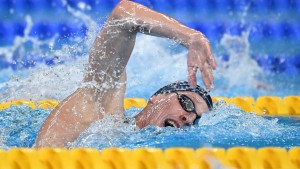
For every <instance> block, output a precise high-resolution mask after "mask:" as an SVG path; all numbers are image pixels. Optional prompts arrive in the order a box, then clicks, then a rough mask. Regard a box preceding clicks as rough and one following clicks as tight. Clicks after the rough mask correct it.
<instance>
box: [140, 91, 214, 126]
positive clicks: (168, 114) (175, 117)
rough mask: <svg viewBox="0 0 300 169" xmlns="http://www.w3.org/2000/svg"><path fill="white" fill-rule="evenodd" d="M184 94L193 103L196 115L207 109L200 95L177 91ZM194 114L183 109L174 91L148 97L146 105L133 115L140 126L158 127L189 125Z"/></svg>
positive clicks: (192, 120) (193, 119)
mask: <svg viewBox="0 0 300 169" xmlns="http://www.w3.org/2000/svg"><path fill="white" fill-rule="evenodd" d="M177 93H179V94H185V95H186V96H188V97H189V98H190V99H191V100H192V101H193V102H194V103H195V110H196V113H197V116H201V115H202V114H203V113H207V112H208V111H209V109H208V107H207V105H206V103H205V101H204V100H203V98H202V97H201V96H199V95H198V94H196V93H193V92H177ZM197 116H196V114H195V113H192V112H187V111H185V110H184V109H183V108H182V106H181V105H180V103H179V100H178V97H177V94H176V93H170V94H159V95H157V96H153V97H151V98H150V100H149V102H148V104H147V106H146V107H145V108H144V109H143V110H142V111H141V112H140V113H139V114H138V115H137V116H136V117H135V119H136V124H137V126H139V127H140V128H143V127H145V126H147V125H152V126H159V127H166V126H171V127H177V128H181V127H183V126H190V125H192V124H193V122H194V121H195V119H196V117H197Z"/></svg>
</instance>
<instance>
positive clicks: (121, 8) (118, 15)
mask: <svg viewBox="0 0 300 169" xmlns="http://www.w3.org/2000/svg"><path fill="white" fill-rule="evenodd" d="M133 8H134V3H133V2H130V1H129V0H121V1H120V2H119V3H118V4H117V6H116V7H115V8H114V9H113V11H112V13H111V15H110V16H111V17H112V18H114V19H118V20H119V19H127V18H128V17H129V16H130V14H131V10H132V9H133Z"/></svg>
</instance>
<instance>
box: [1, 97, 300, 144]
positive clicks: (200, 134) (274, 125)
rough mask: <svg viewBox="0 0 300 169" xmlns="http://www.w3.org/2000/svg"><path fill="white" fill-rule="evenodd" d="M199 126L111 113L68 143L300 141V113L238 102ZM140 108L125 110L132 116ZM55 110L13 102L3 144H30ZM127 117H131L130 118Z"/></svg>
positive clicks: (3, 113)
mask: <svg viewBox="0 0 300 169" xmlns="http://www.w3.org/2000/svg"><path fill="white" fill-rule="evenodd" d="M218 104H219V105H217V106H216V109H215V110H214V111H212V112H210V113H208V114H205V115H203V116H202V118H201V119H200V121H199V123H198V124H197V125H195V126H191V127H184V128H181V129H178V128H172V127H163V128H160V127H156V126H147V127H145V128H143V129H139V128H138V127H137V126H135V125H134V120H129V122H126V123H124V119H120V118H117V117H113V116H106V117H105V118H104V119H102V120H100V121H97V122H95V123H93V124H92V125H91V126H90V127H89V128H88V129H87V130H86V131H85V132H83V133H82V134H81V135H80V136H79V137H78V138H77V140H75V141H74V142H72V143H69V147H72V148H74V147H94V148H98V149H102V148H106V147H124V148H137V147H157V148H168V147H190V148H199V147H223V148H229V147H234V146H249V147H255V148H260V147H264V146H279V147H284V148H287V149H289V148H291V147H295V146H300V133H299V130H300V118H299V117H263V116H258V115H256V114H252V113H245V112H244V111H242V110H241V109H239V108H238V107H234V106H233V105H226V104H224V103H222V102H219V103H218ZM140 110H141V109H137V108H131V109H129V110H127V111H126V116H127V117H128V118H131V117H133V116H134V115H135V114H137V113H138V112H139V111H140ZM50 112H51V110H44V109H31V108H29V107H25V106H12V107H11V108H10V109H6V110H2V111H1V112H0V123H1V124H2V125H1V129H0V131H1V135H0V148H2V149H8V148H12V147H31V146H32V145H33V144H34V141H35V139H36V137H37V133H38V131H39V128H40V127H41V125H42V124H43V121H44V120H45V118H46V117H47V116H48V114H49V113H50ZM127 121H128V120H127Z"/></svg>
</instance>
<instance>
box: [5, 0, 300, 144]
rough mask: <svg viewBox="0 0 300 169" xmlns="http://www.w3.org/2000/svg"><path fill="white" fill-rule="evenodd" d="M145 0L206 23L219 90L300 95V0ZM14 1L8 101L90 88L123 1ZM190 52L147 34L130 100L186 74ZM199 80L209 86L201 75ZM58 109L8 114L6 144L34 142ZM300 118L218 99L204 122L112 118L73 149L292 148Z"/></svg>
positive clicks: (200, 25) (131, 79)
mask: <svg viewBox="0 0 300 169" xmlns="http://www.w3.org/2000/svg"><path fill="white" fill-rule="evenodd" d="M139 1H141V3H143V4H145V5H147V6H149V7H152V8H154V9H156V10H159V11H161V12H164V13H166V14H170V16H173V17H175V18H176V19H179V20H180V21H181V22H183V23H184V24H186V25H188V26H190V27H192V28H194V29H198V30H201V31H202V32H203V33H205V35H206V36H207V37H208V38H209V39H210V40H211V44H212V47H213V51H214V55H215V57H216V59H217V63H218V69H217V70H216V71H214V76H215V85H214V86H215V88H214V90H212V91H211V95H212V96H224V97H234V96H251V97H254V98H257V97H258V96H263V95H272V96H280V97H284V96H288V95H300V85H297V84H299V83H300V76H299V73H300V59H299V58H300V57H299V53H300V48H299V45H298V44H299V39H300V36H299V35H300V33H299V30H300V29H298V28H299V16H300V15H299V12H298V11H299V9H300V8H299V6H300V5H299V3H298V2H297V1H286V3H285V1H281V0H278V1H272V2H274V4H273V6H275V7H276V8H275V7H274V9H273V7H272V4H271V3H268V1H267V0H265V1H259V2H254V1H253V2H252V1H251V2H249V3H247V2H246V1H245V2H244V1H239V3H238V2H237V1H236V2H235V3H234V4H231V3H229V1H222V2H223V3H221V1H218V2H219V3H216V1H210V0H209V1H208V0H207V1H198V0H191V4H192V5H191V4H189V3H186V2H187V1H172V3H168V2H169V1H165V0H163V1H158V0H156V1H155V0H151V1H150V0H148V1H147V0H145V1H143V0H139ZM0 2H1V3H2V1H1V0H0ZM9 2H10V1H5V2H4V1H3V4H4V5H3V6H2V5H1V6H0V13H1V15H0V18H1V19H3V20H2V21H1V22H0V28H1V30H0V40H1V41H0V102H3V101H11V100H18V99H25V100H33V101H38V100H41V99H53V100H63V99H64V98H66V97H67V96H68V95H69V94H71V93H72V92H73V91H75V90H76V88H77V87H79V86H81V81H82V78H83V73H84V72H83V71H84V68H85V66H86V64H87V60H88V53H89V50H88V49H89V48H90V46H91V45H92V43H93V40H94V39H95V37H96V35H97V32H98V31H99V29H100V28H101V26H102V24H103V22H104V20H105V18H106V17H107V15H108V12H109V11H110V10H111V9H112V7H113V4H115V3H116V1H115V0H112V1H109V2H110V3H106V1H105V2H104V1H101V0H100V1H99V2H98V1H95V3H96V4H94V6H91V4H89V3H93V2H94V1H87V2H84V1H78V2H77V1H76V2H75V1H74V2H73V1H65V0H62V1H56V0H53V1H38V2H37V3H36V4H31V5H29V6H28V5H27V7H28V8H24V6H26V5H24V4H23V3H25V1H24V2H23V1H22V3H16V2H12V3H9ZM49 2H51V4H50V3H49ZM107 2H108V1H107ZM158 2H159V3H158ZM48 3H49V4H48ZM102 3H104V4H102ZM201 3H204V4H201ZM259 3H262V4H259ZM99 4H100V5H99ZM278 4H279V5H278ZM39 5H41V6H39ZM103 5H104V6H103ZM45 6H46V7H45ZM42 7H45V8H42ZM228 7H232V8H228ZM27 9H30V10H27ZM38 9H44V11H46V12H47V14H45V13H43V14H41V10H38ZM100 9H101V10H100ZM228 10H230V11H228ZM53 11H54V12H53ZM94 11H96V12H94ZM58 16H59V17H58ZM58 18H59V19H58ZM95 18H97V19H95ZM56 21H57V22H56ZM3 30H4V31H3ZM10 30H13V31H10ZM186 55H187V50H186V49H185V48H183V47H182V46H180V45H179V44H177V43H174V42H173V41H170V40H168V39H162V38H156V37H150V36H147V35H138V37H137V42H136V46H135V48H134V50H133V54H132V57H131V59H130V61H129V63H128V66H127V75H128V85H127V91H126V97H140V98H144V99H148V98H149V97H150V96H151V95H152V94H153V92H155V91H156V90H157V89H159V88H160V87H161V86H164V85H166V84H168V83H171V82H174V81H176V80H186V78H187V71H186V70H187V68H186V64H185V63H186ZM197 79H198V83H199V84H200V85H202V86H203V84H202V82H201V77H200V76H198V77H197ZM257 84H265V85H266V86H267V88H266V89H263V88H258V87H257ZM139 111H140V109H135V108H132V109H129V110H127V111H126V115H127V117H133V116H134V114H136V113H138V112H139ZM50 112H51V110H44V109H31V108H29V107H25V106H12V107H11V108H9V109H6V110H2V111H0V126H1V127H0V148H2V149H9V148H11V147H31V146H32V145H33V143H34V141H35V138H36V136H37V132H38V130H39V128H40V126H41V125H42V123H43V121H44V120H45V119H46V118H47V116H48V115H49V113H50ZM299 120H300V119H299V117H262V116H258V115H255V114H249V113H245V112H243V111H241V110H240V109H239V108H237V107H234V106H232V105H225V104H223V103H218V105H217V106H216V110H214V111H213V112H211V113H209V114H205V115H204V116H203V117H202V118H201V120H200V122H199V124H198V126H193V127H186V128H183V129H175V128H169V127H167V128H158V127H154V126H148V127H146V128H144V129H138V128H137V127H136V126H135V125H134V124H133V122H132V123H131V124H128V123H123V122H124V119H118V118H116V117H111V116H107V117H105V118H104V119H103V120H101V121H100V122H96V123H95V124H93V125H92V126H91V127H90V128H89V129H88V130H87V131H86V132H84V133H82V134H81V135H80V137H79V138H78V139H77V140H75V141H74V142H73V143H69V146H70V147H96V148H99V149H102V148H105V147H127V148H135V147H160V148H167V147H177V146H184V147H192V148H198V147H202V146H206V147H211V146H213V147H224V148H228V147H233V146H251V147H257V148H259V147H263V146H280V147H285V148H291V147H294V146H299V144H300V134H299V132H297V131H300V123H299Z"/></svg>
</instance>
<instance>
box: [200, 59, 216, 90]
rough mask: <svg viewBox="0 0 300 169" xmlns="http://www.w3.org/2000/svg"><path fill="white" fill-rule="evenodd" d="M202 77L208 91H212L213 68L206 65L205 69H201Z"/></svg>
mask: <svg viewBox="0 0 300 169" xmlns="http://www.w3.org/2000/svg"><path fill="white" fill-rule="evenodd" d="M201 75H202V80H203V83H204V85H205V87H206V89H208V90H211V89H212V84H213V81H214V78H213V74H212V70H211V67H210V66H209V65H207V64H205V66H204V69H201Z"/></svg>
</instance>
